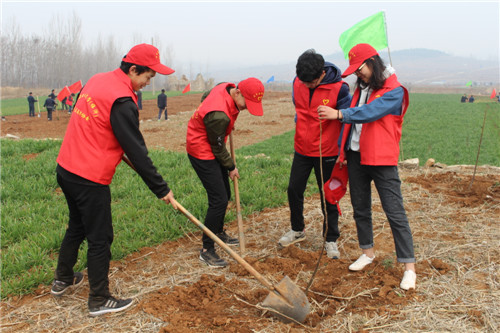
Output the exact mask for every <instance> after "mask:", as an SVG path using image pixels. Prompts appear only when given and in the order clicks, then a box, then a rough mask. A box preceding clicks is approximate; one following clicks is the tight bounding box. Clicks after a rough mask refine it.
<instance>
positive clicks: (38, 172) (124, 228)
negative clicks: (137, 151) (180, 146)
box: [0, 94, 500, 298]
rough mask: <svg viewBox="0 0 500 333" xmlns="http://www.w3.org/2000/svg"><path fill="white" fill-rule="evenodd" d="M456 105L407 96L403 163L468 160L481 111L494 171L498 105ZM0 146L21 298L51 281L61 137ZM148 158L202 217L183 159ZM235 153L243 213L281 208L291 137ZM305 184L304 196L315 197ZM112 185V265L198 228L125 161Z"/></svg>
mask: <svg viewBox="0 0 500 333" xmlns="http://www.w3.org/2000/svg"><path fill="white" fill-rule="evenodd" d="M459 99H460V95H427V94H414V95H412V96H411V106H410V109H409V110H408V113H407V116H406V117H405V123H404V129H403V138H402V146H403V153H402V155H403V156H404V158H414V157H418V158H419V159H420V161H421V164H422V163H424V162H425V161H426V160H427V159H428V158H430V157H432V158H434V159H436V161H438V162H441V163H445V164H474V163H475V161H476V156H477V151H478V146H479V140H480V136H481V129H482V125H483V119H484V115H485V111H486V112H487V113H486V115H487V117H486V125H485V128H484V134H483V139H482V145H481V151H480V156H479V164H481V165H482V164H489V165H496V166H500V150H499V138H500V131H499V118H500V106H499V105H498V104H497V103H493V102H489V101H488V100H487V99H484V100H479V101H478V103H475V104H461V103H459V102H458V101H459ZM4 105H5V104H3V106H4ZM0 144H1V161H2V168H1V173H2V174H1V199H2V202H1V205H2V207H1V208H2V209H1V221H2V223H1V236H2V244H1V246H2V250H1V261H2V267H1V269H2V270H1V271H2V281H1V282H2V293H1V296H2V298H5V297H7V296H8V295H20V294H25V293H29V292H31V291H33V290H34V289H35V288H36V287H37V286H38V285H39V284H40V283H43V284H49V283H50V282H51V281H52V279H53V274H54V269H55V265H56V261H57V253H58V251H59V246H60V243H61V240H62V237H63V235H64V232H65V229H66V224H67V219H68V217H67V215H68V209H67V206H66V201H65V199H64V196H63V194H62V193H61V191H60V189H59V187H58V185H57V182H56V177H55V167H56V162H55V160H56V157H57V153H58V151H59V147H60V144H61V141H54V140H42V141H35V140H20V141H10V140H7V139H2V140H1V141H0ZM277 147H279V148H277ZM33 154H35V155H33ZM150 154H151V158H152V160H153V161H154V163H155V164H156V166H157V167H158V170H159V172H160V173H161V174H162V175H164V177H165V179H166V180H167V181H168V182H169V185H170V187H171V188H172V190H173V191H174V194H175V196H176V199H177V200H178V201H179V202H180V203H181V204H182V205H183V206H184V207H186V208H187V209H188V210H189V211H190V212H191V213H192V214H193V215H194V216H196V217H197V218H198V219H200V220H203V217H204V215H205V211H206V194H205V191H204V189H203V187H202V185H201V183H200V181H199V180H198V178H197V177H196V175H195V173H194V171H193V169H192V167H191V165H190V163H189V161H188V159H187V156H186V154H184V153H173V152H164V151H151V152H150ZM236 154H237V160H238V161H239V162H238V168H239V169H240V174H241V176H242V178H241V179H240V191H241V193H240V196H241V204H242V208H243V212H242V215H243V216H244V217H245V216H247V215H249V214H251V213H253V212H257V211H261V210H262V209H264V208H266V207H276V206H280V205H284V204H286V202H287V196H286V188H287V185H288V176H289V172H290V166H291V162H292V156H293V131H292V132H288V133H285V134H283V135H279V136H275V137H272V138H270V139H268V140H266V141H264V142H261V143H258V144H255V145H252V146H248V147H243V148H241V149H238V150H237V151H236ZM261 154H264V156H266V157H269V158H266V157H262V155H261ZM33 156H34V157H33ZM243 156H254V158H246V159H245V158H242V157H243ZM31 157H33V158H31ZM313 178H314V177H311V178H310V185H311V186H308V190H307V193H306V195H307V196H308V195H312V194H313V193H315V192H317V189H316V186H314V185H313V184H314V179H313ZM110 188H111V192H112V200H113V201H112V210H113V221H114V231H115V241H114V243H113V245H112V253H113V259H114V260H117V259H121V258H123V257H125V256H126V255H128V254H130V253H131V252H134V251H136V250H138V249H140V248H142V247H145V246H154V245H156V244H159V243H161V242H164V241H166V240H173V239H176V238H178V237H181V236H182V235H184V234H185V233H186V232H187V231H192V230H196V227H195V226H194V225H192V224H191V223H190V222H188V221H187V219H186V218H185V217H184V216H182V215H181V214H180V213H179V212H177V211H174V210H173V209H172V208H171V207H170V206H167V205H165V204H164V203H163V202H162V201H160V200H158V199H156V197H155V196H154V195H153V194H152V193H151V192H150V191H149V189H148V188H147V187H146V185H145V184H144V183H143V182H142V180H141V179H140V177H139V176H138V175H137V174H135V173H134V172H133V171H132V170H131V169H130V168H129V167H128V166H126V165H125V164H123V163H122V164H121V165H120V166H119V167H118V168H117V173H116V175H115V177H114V180H113V183H112V184H111V186H110ZM235 218H236V216H235V213H234V212H230V213H229V214H228V215H227V216H226V221H232V220H234V219H235ZM85 263H86V247H85V246H83V248H82V249H81V253H80V256H79V261H78V263H77V265H76V269H83V268H84V267H85V265H86V264H85Z"/></svg>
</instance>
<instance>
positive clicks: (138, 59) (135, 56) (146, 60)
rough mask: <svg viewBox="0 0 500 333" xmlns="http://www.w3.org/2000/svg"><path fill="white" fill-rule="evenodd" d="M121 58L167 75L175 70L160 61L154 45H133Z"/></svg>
mask: <svg viewBox="0 0 500 333" xmlns="http://www.w3.org/2000/svg"><path fill="white" fill-rule="evenodd" d="M122 60H123V61H125V62H129V63H131V64H135V65H139V66H146V67H149V68H151V69H152V70H154V71H155V72H157V73H160V74H163V75H169V74H172V73H173V72H175V71H174V70H173V69H172V68H169V67H167V66H165V65H162V64H161V63H160V52H159V51H158V49H157V48H156V47H154V46H153V45H149V44H139V45H136V46H134V47H133V48H131V49H130V51H128V53H127V55H126V56H125V57H124V58H123V59H122Z"/></svg>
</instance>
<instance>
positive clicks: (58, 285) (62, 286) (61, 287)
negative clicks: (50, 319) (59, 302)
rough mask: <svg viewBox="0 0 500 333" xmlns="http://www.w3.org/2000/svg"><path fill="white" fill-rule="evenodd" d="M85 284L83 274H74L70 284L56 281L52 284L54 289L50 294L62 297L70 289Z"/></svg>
mask: <svg viewBox="0 0 500 333" xmlns="http://www.w3.org/2000/svg"><path fill="white" fill-rule="evenodd" d="M82 282H83V274H82V273H80V272H76V273H75V274H73V281H71V282H70V283H68V282H64V281H59V280H55V281H54V283H52V288H51V289H50V293H51V294H52V295H54V296H61V295H62V294H64V293H65V292H66V290H68V288H69V287H77V286H79V285H80V284H81V283H82Z"/></svg>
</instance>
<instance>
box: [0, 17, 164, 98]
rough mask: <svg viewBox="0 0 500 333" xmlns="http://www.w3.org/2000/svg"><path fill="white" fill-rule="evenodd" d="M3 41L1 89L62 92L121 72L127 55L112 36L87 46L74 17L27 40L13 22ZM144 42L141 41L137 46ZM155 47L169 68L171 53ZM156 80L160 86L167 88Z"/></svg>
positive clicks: (50, 24) (53, 23)
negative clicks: (101, 74) (102, 75)
mask: <svg viewBox="0 0 500 333" xmlns="http://www.w3.org/2000/svg"><path fill="white" fill-rule="evenodd" d="M0 38H1V39H0V40H1V45H2V47H1V53H0V66H1V67H0V68H1V76H2V77H1V82H2V86H11V87H24V88H27V89H29V88H54V89H61V88H63V87H64V86H66V85H70V84H72V83H73V82H76V81H78V80H82V82H83V84H85V82H86V81H87V80H88V79H89V78H90V77H91V76H93V75H94V74H96V73H99V72H107V71H111V70H114V69H116V68H118V67H119V65H120V62H121V58H122V57H123V56H124V55H125V53H126V52H127V51H128V50H121V49H119V47H118V45H117V43H116V42H115V41H114V38H113V37H112V36H108V37H106V38H104V39H103V38H101V37H99V38H97V39H96V40H95V41H93V42H92V44H91V45H90V46H84V43H83V42H84V41H83V36H82V21H81V19H80V18H79V17H78V16H77V15H76V14H75V13H73V15H72V16H71V17H68V18H66V20H64V19H61V18H60V17H57V16H56V17H53V18H52V19H51V20H49V22H48V32H46V33H44V34H40V35H39V34H33V35H30V36H24V35H23V34H22V33H21V29H20V27H19V25H18V24H17V22H16V21H13V22H12V24H11V25H10V26H8V27H6V29H4V31H3V33H2V35H1V37H0ZM134 39H136V40H137V39H139V38H138V37H137V36H135V37H134ZM155 40H157V41H159V38H156V39H155ZM143 42H144V41H143V40H139V41H137V42H136V43H134V44H138V43H143ZM150 43H151V42H150ZM155 46H156V47H158V49H160V54H161V55H162V62H163V63H165V64H166V65H167V66H168V65H169V63H168V62H169V61H167V60H169V59H171V55H172V53H173V52H172V50H171V49H170V48H166V50H165V51H163V53H162V49H161V48H160V47H159V46H158V45H155ZM170 62H171V60H170ZM160 77H161V76H160ZM155 80H157V82H156V84H157V85H160V84H163V85H166V82H161V81H160V80H158V79H155Z"/></svg>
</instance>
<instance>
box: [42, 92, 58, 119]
mask: <svg viewBox="0 0 500 333" xmlns="http://www.w3.org/2000/svg"><path fill="white" fill-rule="evenodd" d="M51 95H53V93H52V94H50V95H49V96H48V97H47V99H46V100H45V103H43V107H44V108H46V109H47V120H48V121H52V111H54V110H55V109H56V107H57V103H56V101H55V100H54V99H53V98H52V97H50V96H51Z"/></svg>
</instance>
